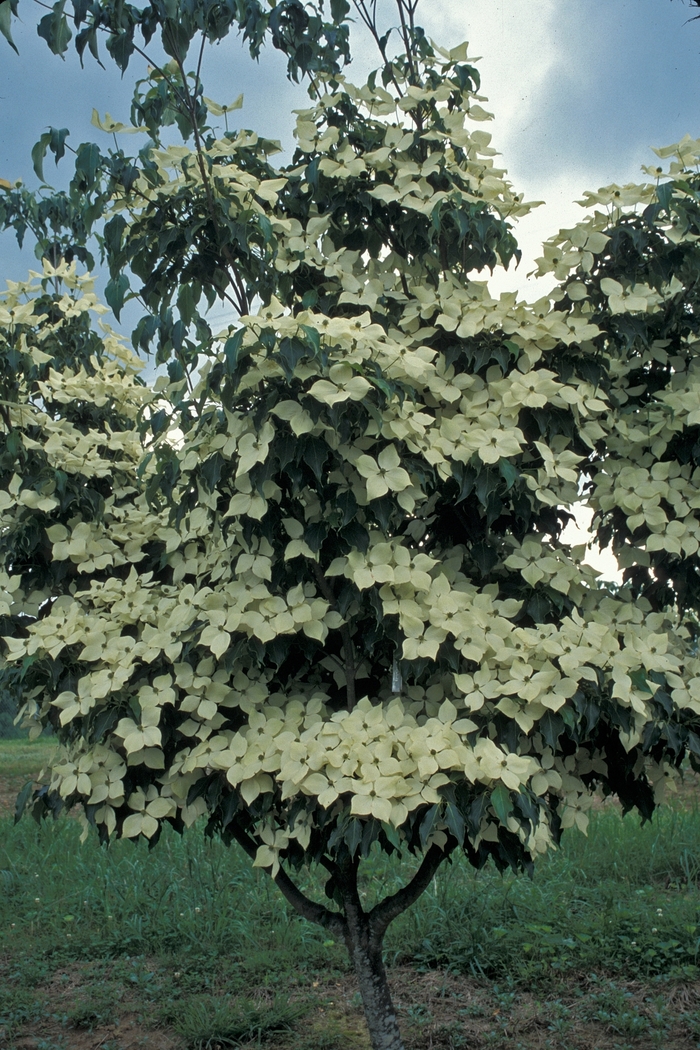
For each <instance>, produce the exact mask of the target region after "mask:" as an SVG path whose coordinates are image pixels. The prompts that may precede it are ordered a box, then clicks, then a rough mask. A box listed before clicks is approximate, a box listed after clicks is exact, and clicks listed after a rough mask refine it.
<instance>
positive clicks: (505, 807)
mask: <svg viewBox="0 0 700 1050" xmlns="http://www.w3.org/2000/svg"><path fill="white" fill-rule="evenodd" d="M491 805H492V806H493V808H494V811H495V813H496V816H497V817H498V819H499V820H500V822H501V824H503V825H504V826H505V825H506V824H507V823H508V817H509V816H510V815H511V813H512V812H513V805H512V803H511V800H510V792H509V790H508V788H507V787H506V786H505V784H496V787H495V788H494V789H493V791H492V792H491Z"/></svg>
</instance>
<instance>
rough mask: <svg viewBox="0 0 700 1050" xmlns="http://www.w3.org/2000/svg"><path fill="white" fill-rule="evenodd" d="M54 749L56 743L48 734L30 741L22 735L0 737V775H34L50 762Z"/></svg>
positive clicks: (27, 776) (28, 776)
mask: <svg viewBox="0 0 700 1050" xmlns="http://www.w3.org/2000/svg"><path fill="white" fill-rule="evenodd" d="M55 750H56V743H55V741H54V740H53V738H52V737H50V736H42V737H39V739H38V740H31V741H30V740H27V739H26V738H24V737H15V738H14V739H10V740H3V739H0V776H2V777H26V778H27V779H29V778H30V777H35V776H37V774H38V773H39V770H40V769H42V767H43V766H47V765H49V764H50V762H51V757H52V755H53V753H54V751H55Z"/></svg>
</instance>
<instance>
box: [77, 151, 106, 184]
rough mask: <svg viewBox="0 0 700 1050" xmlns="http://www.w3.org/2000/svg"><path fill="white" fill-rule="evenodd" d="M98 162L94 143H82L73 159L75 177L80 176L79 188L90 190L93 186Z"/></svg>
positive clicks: (98, 155)
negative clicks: (80, 184)
mask: <svg viewBox="0 0 700 1050" xmlns="http://www.w3.org/2000/svg"><path fill="white" fill-rule="evenodd" d="M100 160H101V157H100V150H99V147H98V146H97V145H96V144H95V143H94V142H83V144H82V146H80V147H79V148H78V155H77V157H76V158H75V171H76V175H77V174H80V175H82V180H81V182H82V186H81V188H83V189H90V188H91V187H92V186H94V184H95V175H96V174H97V169H98V168H99V166H100Z"/></svg>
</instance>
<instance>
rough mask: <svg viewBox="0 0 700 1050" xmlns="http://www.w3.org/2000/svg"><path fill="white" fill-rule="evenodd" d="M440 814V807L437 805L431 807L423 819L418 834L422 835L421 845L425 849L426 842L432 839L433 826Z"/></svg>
mask: <svg viewBox="0 0 700 1050" xmlns="http://www.w3.org/2000/svg"><path fill="white" fill-rule="evenodd" d="M438 813H439V807H438V805H437V803H436V804H435V805H433V806H431V807H430V809H429V810H428V812H427V813H426V814H425V816H424V817H423V819H422V821H421V824H420V829H419V832H418V834H419V835H420V844H421V846H423V847H425V844H426V842H427V841H428V839H429V838H430V835H431V832H432V830H433V826H434V824H435V821H436V819H437V815H438Z"/></svg>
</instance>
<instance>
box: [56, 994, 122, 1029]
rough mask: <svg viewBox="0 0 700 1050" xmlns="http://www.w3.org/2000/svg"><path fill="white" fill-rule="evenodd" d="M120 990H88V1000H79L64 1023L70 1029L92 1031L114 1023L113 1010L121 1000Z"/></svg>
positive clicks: (115, 1018) (69, 1011)
mask: <svg viewBox="0 0 700 1050" xmlns="http://www.w3.org/2000/svg"><path fill="white" fill-rule="evenodd" d="M121 994H122V993H121V990H120V991H119V992H117V993H116V995H115V992H114V990H111V991H107V990H106V989H98V990H96V989H95V988H94V987H90V988H89V998H86V999H84V1000H80V1001H79V1002H78V1003H76V1005H75V1006H74V1007H72V1008H71V1009H70V1010H68V1012H67V1014H66V1022H67V1024H69V1025H70V1026H71V1028H86V1029H88V1030H89V1031H92V1029H93V1028H96V1027H97V1026H99V1025H104V1024H108V1023H112V1024H114V1023H116V1021H117V1017H116V1016H115V1008H116V1006H117V1005H118V1002H119V1000H120V999H121Z"/></svg>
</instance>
